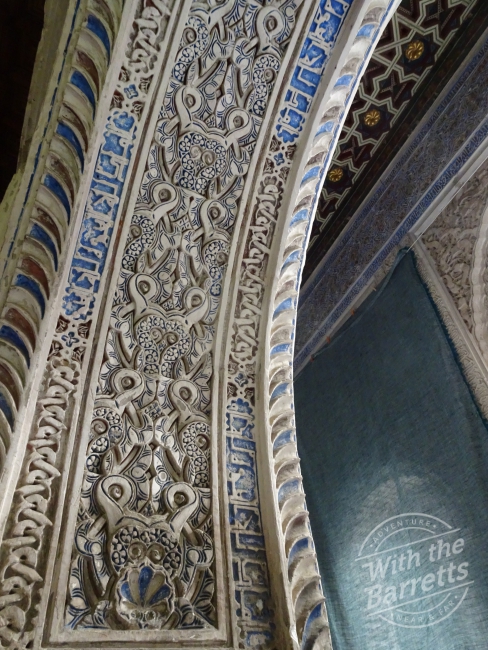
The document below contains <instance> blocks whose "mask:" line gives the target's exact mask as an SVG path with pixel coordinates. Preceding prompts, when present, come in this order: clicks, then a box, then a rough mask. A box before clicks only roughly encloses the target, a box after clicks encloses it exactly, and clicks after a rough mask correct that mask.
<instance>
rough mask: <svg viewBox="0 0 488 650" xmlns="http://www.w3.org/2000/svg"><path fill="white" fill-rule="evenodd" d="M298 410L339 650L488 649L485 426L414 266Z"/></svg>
mask: <svg viewBox="0 0 488 650" xmlns="http://www.w3.org/2000/svg"><path fill="white" fill-rule="evenodd" d="M295 408H296V419H297V435H298V449H299V454H300V457H301V463H302V473H303V477H304V487H305V491H306V497H307V506H308V509H309V511H310V519H311V524H312V532H313V535H314V540H315V544H316V550H317V556H318V562H319V567H320V571H321V575H322V579H323V585H324V589H325V594H326V598H327V607H328V612H329V618H330V626H331V632H332V641H333V645H334V649H335V650H380V649H381V650H383V649H384V650H487V649H488V432H487V426H486V422H485V421H484V420H483V418H482V416H481V414H480V412H479V410H478V408H477V406H476V404H475V402H474V401H473V397H472V394H471V392H470V390H469V387H468V385H467V383H466V381H465V379H464V376H463V374H462V372H461V369H460V367H459V365H458V363H457V359H456V354H455V351H454V349H453V347H452V346H451V344H450V341H449V339H448V337H447V335H446V332H445V330H444V328H443V325H442V322H441V321H440V319H439V317H438V314H437V311H436V308H435V306H434V305H433V303H432V301H431V299H430V296H429V294H428V292H427V290H426V288H425V287H424V285H423V283H422V281H421V278H420V276H419V274H418V272H417V269H416V266H415V260H414V257H413V254H407V255H405V256H404V257H403V259H401V260H400V261H399V262H398V263H397V265H396V267H395V269H394V271H393V273H392V274H391V275H390V277H389V279H388V280H387V281H386V282H385V284H384V286H383V287H382V288H381V290H379V291H377V292H376V293H373V294H372V295H371V296H370V297H369V299H368V300H367V301H366V302H365V304H364V305H363V308H362V309H361V310H360V313H358V314H357V315H356V316H355V317H354V318H353V319H351V321H350V323H349V324H347V325H346V327H345V328H344V329H343V331H342V332H341V333H340V334H338V335H337V336H336V337H335V338H334V339H333V340H332V342H331V343H330V344H329V345H328V346H327V347H326V348H325V349H324V350H323V352H322V353H321V354H319V356H317V358H316V359H315V361H314V362H313V363H310V364H308V366H307V367H306V368H305V370H304V371H303V373H302V374H301V375H300V376H299V377H298V379H297V381H296V382H295Z"/></svg>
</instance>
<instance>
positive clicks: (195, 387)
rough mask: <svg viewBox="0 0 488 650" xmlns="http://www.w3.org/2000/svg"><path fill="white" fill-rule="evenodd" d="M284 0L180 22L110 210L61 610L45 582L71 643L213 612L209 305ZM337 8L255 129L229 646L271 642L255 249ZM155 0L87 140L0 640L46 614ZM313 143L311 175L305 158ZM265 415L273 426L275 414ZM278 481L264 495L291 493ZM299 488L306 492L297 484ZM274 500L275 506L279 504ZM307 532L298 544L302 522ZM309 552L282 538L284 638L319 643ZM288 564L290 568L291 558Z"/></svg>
mask: <svg viewBox="0 0 488 650" xmlns="http://www.w3.org/2000/svg"><path fill="white" fill-rule="evenodd" d="M299 4H300V3H299V2H293V1H292V0H283V1H281V2H276V3H273V4H266V3H251V2H250V3H244V2H239V1H235V2H229V3H227V4H225V5H221V6H220V5H215V6H214V5H213V4H209V5H207V4H203V3H194V4H193V6H192V10H191V13H190V17H189V19H188V21H187V23H186V25H185V26H184V29H183V41H182V43H181V46H180V49H179V52H178V54H177V57H176V63H175V65H174V66H173V69H172V75H171V79H170V83H169V86H168V89H167V93H166V97H165V100H164V102H163V105H162V107H161V111H160V114H159V121H158V124H157V128H156V134H155V137H154V142H153V143H152V146H151V149H150V154H149V161H148V165H147V169H146V173H145V175H144V178H143V182H142V185H141V187H140V192H139V200H138V202H137V205H136V207H135V210H134V211H133V212H131V214H130V215H127V216H126V217H125V218H126V219H129V218H130V224H128V230H129V232H128V238H127V240H124V241H123V243H122V249H123V250H121V252H120V255H119V256H118V260H117V263H116V278H117V286H116V290H115V296H114V300H113V302H112V304H109V309H111V318H110V324H109V329H108V333H103V334H102V338H101V345H103V346H104V358H103V361H102V364H101V366H100V365H98V366H97V367H96V368H95V369H94V373H95V375H94V376H95V377H96V378H97V382H96V383H97V384H98V389H97V392H96V395H95V397H94V403H92V404H91V405H90V408H89V411H88V412H87V413H85V414H83V415H82V416H80V419H81V420H83V419H86V420H87V423H88V425H89V427H90V432H89V440H88V442H87V444H86V446H85V447H84V448H83V449H81V450H78V451H77V452H76V451H75V453H79V454H80V458H83V457H84V461H85V469H84V473H83V477H82V486H81V498H80V500H79V508H78V512H77V513H75V515H74V516H75V517H77V521H76V522H75V524H74V525H73V527H72V528H69V529H68V530H67V531H66V532H67V535H68V542H69V543H68V544H67V546H66V548H67V553H68V556H69V562H70V566H69V576H66V580H65V582H64V584H65V585H66V584H68V585H69V589H68V592H67V596H66V611H65V612H64V602H63V600H62V599H61V602H59V600H60V599H59V593H62V592H60V591H57V593H56V594H54V593H53V594H52V595H53V596H56V597H57V599H58V603H57V604H56V607H58V609H61V610H63V615H62V621H61V624H62V627H63V634H65V637H64V638H65V639H66V638H69V636H68V637H67V636H66V634H69V633H70V630H71V631H72V632H71V633H73V634H74V633H75V632H76V633H77V632H81V633H82V635H81V636H78V639H85V638H87V637H88V635H91V636H90V638H91V639H93V638H96V637H94V636H93V634H94V633H97V631H99V632H100V634H101V635H102V636H103V638H108V637H107V634H108V633H109V632H111V631H113V632H120V631H126V632H128V633H132V632H138V631H144V632H147V633H150V632H154V631H160V630H175V631H184V630H186V631H187V633H188V634H189V635H191V637H188V638H192V639H193V638H196V637H195V635H198V634H199V630H200V631H202V633H203V632H204V631H206V630H207V631H208V630H210V631H211V630H212V629H214V628H215V627H216V626H217V625H219V620H218V618H217V616H216V600H217V594H216V586H217V585H218V583H217V582H216V575H217V573H218V570H219V566H217V564H218V563H217V561H216V557H218V544H219V540H218V533H217V530H216V528H217V527H216V521H215V520H214V517H213V513H214V512H215V508H216V504H215V501H216V494H214V493H212V492H211V489H212V487H213V485H214V484H215V481H214V479H215V472H216V471H217V467H216V466H215V463H214V459H215V454H214V453H213V452H214V450H215V447H216V440H217V437H218V436H219V435H221V433H220V432H219V431H216V430H215V429H214V428H213V427H212V423H213V422H214V420H213V419H212V418H211V416H212V412H211V409H210V405H211V404H212V403H213V398H212V393H211V390H212V378H211V375H212V363H213V361H212V348H213V345H214V337H215V328H216V322H217V321H216V316H217V312H218V309H219V307H221V306H220V304H219V303H220V296H221V292H222V283H223V279H224V274H225V271H226V267H227V259H228V255H229V251H230V249H231V235H232V231H233V228H234V221H235V219H236V217H237V213H238V207H239V201H240V198H241V195H242V192H243V187H244V180H245V178H246V175H247V172H248V169H249V165H250V162H251V156H252V153H253V151H254V147H255V144H256V139H257V137H258V133H259V130H260V127H261V124H262V121H263V119H264V117H265V113H266V107H267V103H268V101H269V98H270V94H271V91H272V88H273V85H274V82H275V80H276V78H277V75H278V73H279V70H280V67H281V64H282V59H283V53H284V49H285V46H286V44H287V40H288V39H289V37H290V34H291V33H292V28H293V26H294V21H295V14H296V10H297V9H298V6H299ZM350 4H351V3H350V2H349V1H348V0H340V1H339V2H337V3H335V6H334V8H330V7H328V6H327V7H325V6H323V3H322V4H320V7H317V15H316V20H315V21H313V23H312V25H313V27H312V31H313V33H311V35H310V38H308V39H307V47H305V48H304V49H303V50H302V51H301V55H300V56H301V58H300V65H297V67H296V69H295V71H294V77H293V79H294V84H295V85H294V86H293V88H294V90H291V91H290V93H287V94H286V98H287V102H288V103H287V104H285V109H284V111H283V112H282V113H281V117H280V118H279V119H280V120H281V122H280V125H279V128H277V133H278V134H279V138H277V137H274V138H273V139H272V140H271V144H270V150H269V151H268V156H267V157H266V158H265V165H266V166H267V167H265V169H264V172H263V176H262V178H260V179H259V182H258V188H259V191H258V201H259V203H260V205H259V207H258V208H256V209H253V210H252V217H253V223H252V227H251V231H250V232H251V233H252V234H251V236H250V238H249V239H248V244H247V245H246V250H245V259H244V260H243V262H244V264H243V268H242V286H241V287H240V289H239V298H238V305H237V308H236V312H235V313H236V321H235V329H234V332H235V336H234V337H233V338H232V341H231V348H232V350H231V359H230V364H229V368H228V371H229V374H230V377H229V382H228V395H229V402H228V405H227V412H226V424H227V432H226V434H227V435H226V440H227V454H226V463H227V473H228V474H227V479H228V482H227V490H228V495H229V499H228V500H229V504H228V505H229V518H230V521H229V525H230V548H231V567H229V569H230V568H231V569H232V574H233V583H232V584H233V585H234V589H235V591H234V599H235V600H234V603H233V605H234V607H235V617H236V619H237V622H238V624H239V627H240V632H241V642H240V643H241V644H242V645H243V646H244V647H260V648H277V647H279V645H278V646H277V645H276V644H277V643H278V644H279V641H277V639H276V638H275V632H274V628H275V624H274V620H275V619H274V613H273V611H272V600H271V596H270V586H269V577H268V570H267V561H266V560H267V558H266V551H265V544H264V535H263V524H262V521H261V511H260V502H259V494H258V490H257V478H256V472H257V464H256V439H255V433H254V428H255V424H256V412H255V405H254V396H255V390H256V384H255V374H256V361H257V360H256V352H257V346H258V329H259V319H260V314H261V308H262V307H261V303H262V300H263V296H264V288H265V282H266V271H267V269H268V256H269V253H270V247H271V244H272V241H273V238H274V236H275V229H276V225H277V223H276V222H277V218H278V214H279V210H280V206H281V197H282V193H283V189H284V186H285V183H286V180H287V176H288V174H287V172H288V171H289V169H290V160H291V158H292V156H293V153H294V150H295V149H294V144H295V142H296V140H297V138H298V137H299V135H300V132H301V129H302V126H303V124H304V121H305V117H306V114H307V113H308V112H309V111H310V107H311V103H312V99H313V97H314V95H315V92H316V90H317V87H318V84H319V82H320V78H321V75H322V73H323V71H324V69H325V65H326V63H327V60H328V56H329V55H330V52H331V50H332V47H333V45H334V42H335V38H336V37H337V34H338V33H339V29H340V27H341V25H342V21H343V19H344V17H345V16H346V14H347V10H348V8H349V5H350ZM160 5H161V6H160ZM373 5H375V6H373ZM376 5H377V6H376ZM168 6H169V3H166V4H165V3H161V2H152V1H151V0H149V1H148V2H147V3H145V5H144V8H143V11H142V14H141V13H140V14H139V15H138V16H139V17H138V21H139V22H138V23H136V24H137V25H138V29H136V30H135V33H136V36H138V37H139V38H140V39H141V40H142V42H143V43H144V44H145V45H144V47H142V49H141V48H135V49H134V48H128V54H130V52H132V53H134V52H138V53H139V54H138V55H137V56H135V55H134V56H133V57H132V61H133V62H132V64H131V62H130V61H128V62H127V67H124V69H123V70H121V74H120V76H119V82H120V86H121V87H120V88H118V89H117V91H118V92H117V91H116V92H115V94H114V100H113V103H112V109H111V111H112V112H111V114H110V116H109V119H108V121H107V128H106V131H105V134H104V135H105V142H104V144H103V145H102V147H101V149H100V152H99V158H98V161H97V166H96V173H95V177H94V181H93V183H92V186H91V191H90V196H89V200H88V203H87V208H86V211H85V216H84V221H83V225H82V229H81V234H80V238H79V240H78V244H77V251H76V256H75V259H73V263H72V267H71V272H70V277H69V286H68V288H67V290H66V294H65V300H64V308H63V312H62V314H61V315H60V317H59V319H58V323H57V332H56V335H55V337H54V339H53V342H52V346H51V352H50V360H49V364H48V366H47V369H46V374H45V382H44V385H43V387H42V390H41V397H40V400H39V404H38V418H39V420H38V422H39V423H41V424H42V427H40V428H34V429H33V432H32V435H31V439H30V444H31V449H32V450H35V453H34V452H33V453H32V454H30V453H29V454H28V455H27V456H26V458H25V461H24V467H23V473H22V476H21V480H20V482H19V485H18V489H17V494H16V499H17V501H16V504H15V507H14V509H13V514H12V522H10V523H9V527H8V529H7V534H6V537H5V540H4V543H3V547H2V552H3V555H2V565H1V566H2V577H3V583H2V587H3V589H2V593H1V594H0V598H1V599H2V600H1V605H2V607H3V609H2V611H1V612H0V617H1V619H0V637H1V638H2V643H3V645H5V646H7V647H25V646H26V645H27V643H30V642H31V641H32V640H33V638H34V634H35V626H36V622H37V621H36V616H37V611H40V610H38V608H39V607H40V608H41V609H42V607H44V609H43V610H42V612H45V611H46V610H45V607H46V603H47V596H46V594H43V588H44V585H43V582H44V572H45V570H46V556H47V553H48V551H49V549H48V545H47V540H46V537H47V535H46V530H49V529H50V528H51V526H52V524H53V521H54V513H55V511H56V499H57V498H58V496H59V495H58V494H57V490H56V489H53V486H56V485H60V478H64V477H60V476H59V474H63V473H65V472H64V466H65V463H66V459H65V458H64V456H63V454H64V453H65V452H66V449H67V442H66V439H67V435H66V434H67V433H68V432H71V436H72V435H73V433H72V432H73V431H74V430H76V428H78V422H77V419H76V417H77V410H76V404H79V402H80V383H81V380H80V376H81V375H82V374H83V372H84V369H86V364H87V359H88V357H89V355H88V354H86V351H87V350H88V349H89V346H90V344H91V342H92V341H93V336H94V332H95V329H96V328H95V326H94V324H93V322H92V318H93V319H95V318H96V315H97V312H96V307H97V294H98V292H99V289H100V286H103V284H101V277H102V272H103V270H104V267H105V265H106V261H107V259H108V257H107V254H108V249H109V245H110V240H111V237H112V233H113V231H114V226H115V223H116V217H117V213H118V207H119V205H120V204H121V196H122V193H123V191H124V179H125V177H126V174H127V169H128V165H129V161H130V157H131V155H132V152H133V148H134V149H135V143H137V137H138V135H140V129H138V127H137V120H138V119H139V117H140V116H141V115H142V112H143V111H144V110H146V109H145V108H144V105H143V106H142V108H141V105H140V104H139V100H137V96H141V95H142V96H144V95H145V94H147V91H148V88H150V87H151V84H152V76H151V74H150V71H151V65H150V62H151V61H155V62H156V63H157V61H160V59H158V56H159V54H158V47H157V46H158V44H159V43H160V42H161V34H162V31H164V28H165V25H166V23H165V21H164V19H163V20H161V17H162V16H164V15H165V14H167V13H168V11H167V7H168ZM163 9H164V10H165V11H162V10H163ZM384 9H385V7H384V5H383V4H382V3H381V2H377V3H374V2H373V3H372V9H371V16H370V22H368V20H366V19H365V21H364V27H365V30H364V34H361V36H359V35H358V42H359V47H356V50H355V51H354V52H353V53H351V57H350V60H348V61H347V62H346V64H345V66H344V70H343V72H344V75H345V76H343V77H341V79H342V83H343V84H345V87H344V92H343V91H342V88H341V89H339V91H338V93H337V94H336V100H337V102H339V103H338V104H337V106H336V105H334V107H330V111H329V112H326V113H325V114H324V119H323V124H321V128H322V127H324V126H327V124H329V121H330V120H332V122H331V124H332V123H333V124H334V128H336V127H337V126H338V124H336V122H338V121H339V116H340V111H341V110H342V108H343V106H344V102H345V101H346V99H347V97H348V96H349V92H350V89H349V85H351V84H353V80H354V74H349V73H351V72H353V73H357V72H358V70H359V69H360V64H361V61H362V57H363V56H364V52H365V50H366V49H367V47H368V46H369V44H370V43H371V39H370V36H371V34H372V33H375V32H374V30H375V29H376V28H377V25H378V22H379V19H380V18H381V16H382V15H383V13H384ZM144 12H145V13H144ZM334 12H335V13H334ZM370 23H371V25H370ZM358 27H359V25H358ZM141 34H142V36H141ZM133 38H134V35H133ZM356 45H357V43H356ZM363 45H364V48H363ZM154 50H156V53H155V52H154ZM144 52H146V55H144ZM139 63H140V64H141V65H140V67H137V70H136V69H135V64H137V65H138V66H139ZM146 64H147V66H148V67H145V66H146ZM347 66H349V67H347ZM124 70H125V71H124ZM134 72H136V73H137V75H138V77H137V80H136V82H135V83H134V76H133V73H134ZM147 72H149V74H147ZM346 73H348V74H347V75H346ZM346 79H347V82H346ZM297 89H298V90H299V91H300V92H299V91H298V90H297ZM300 93H302V94H300ZM121 98H122V99H121ZM125 98H128V99H129V100H130V101H129V102H127V100H126V99H125ZM341 102H342V103H341ZM143 104H144V102H143ZM124 109H127V110H124ZM117 111H118V112H117ZM325 130H326V129H323V130H322V132H321V134H322V135H320V137H319V140H320V143H321V147H322V148H321V154H320V156H319V158H320V164H322V162H323V160H324V159H325V158H326V153H327V151H328V146H329V145H330V146H332V145H331V137H328V136H325V139H324V131H325ZM336 130H337V129H336ZM290 143H293V144H290ZM314 156H315V157H316V152H314ZM314 156H312V157H311V159H310V161H309V162H310V165H309V167H310V169H309V170H308V171H307V174H308V176H307V178H308V177H309V176H310V174H309V172H310V171H313V169H315V168H314V167H313V164H314ZM317 169H318V167H317ZM275 170H276V172H277V173H276V175H275V174H274V171H275ZM304 180H305V179H304ZM307 205H308V204H307ZM297 209H298V208H297ZM295 216H296V215H295ZM302 235H303V233H302ZM301 239H303V236H302V237H301ZM80 260H81V262H80ZM109 302H111V301H109ZM290 327H291V328H292V326H290ZM290 331H291V330H290ZM97 335H98V334H97ZM280 335H281V333H280ZM276 377H277V375H275V377H274V378H273V381H274V380H275V379H276ZM90 383H91V385H92V386H94V384H95V382H93V381H91V382H90ZM83 385H84V384H83ZM277 389H278V392H277V394H276V396H274V394H272V395H271V401H272V402H273V405H274V406H276V405H277V399H278V398H279V384H278V385H277ZM89 404H90V402H89ZM288 417H289V414H288V412H287V413H285V419H286V418H288ZM274 423H275V424H276V425H277V426H278V428H279V427H280V422H279V421H278V420H277V419H276V418H275V419H274ZM46 427H47V428H46ZM293 467H294V468H295V469H296V468H297V467H298V463H297V461H294V464H293ZM281 474H282V472H281ZM288 487H289V486H285V489H284V490H283V491H282V492H281V493H280V497H279V498H280V500H281V501H280V503H281V504H282V505H283V504H284V505H285V506H286V507H288V508H289V507H290V504H291V502H292V499H290V498H288V497H289V496H290V491H289V490H288ZM287 490H288V491H287ZM298 498H299V500H300V499H301V501H300V503H302V506H303V495H302V496H299V497H298ZM282 514H283V517H285V519H286V512H283V513H282ZM288 514H290V513H288ZM224 516H226V515H224ZM298 518H299V519H300V521H302V522H303V525H304V526H305V527H306V524H307V519H306V513H305V512H304V511H303V508H302V509H300V508H299V512H298V514H297V518H296V521H294V522H293V524H295V523H297V520H298ZM285 519H284V524H285ZM288 523H290V522H288ZM291 528H293V526H289V529H291ZM294 530H296V531H297V532H298V528H294ZM73 536H74V540H73ZM71 540H73V543H72V544H71ZM307 540H308V541H307V543H308V544H310V543H311V538H310V533H309V532H308V533H307ZM289 541H290V539H288V542H289ZM296 541H298V540H296ZM288 542H287V543H288ZM308 548H309V552H308V554H307V557H306V558H305V563H304V562H302V560H303V559H304V555H303V554H300V553H299V552H296V549H294V547H290V546H287V549H286V553H288V552H293V553H295V555H294V558H295V560H292V559H291V558H290V562H291V564H290V566H289V568H288V572H289V580H290V583H291V588H292V590H293V594H294V598H295V601H294V605H295V607H296V612H297V621H296V625H295V622H293V623H292V624H291V627H290V631H291V639H288V640H287V641H286V643H287V644H293V645H294V646H296V644H297V643H300V645H301V644H302V642H303V644H307V647H309V646H310V647H315V648H321V647H325V646H326V644H328V630H327V624H326V616H325V612H324V609H323V595H322V594H321V590H320V579H319V577H318V573H317V570H316V566H315V561H314V557H313V547H312V546H309V547H308ZM52 554H53V551H52V549H51V556H52ZM63 562H64V561H63ZM63 562H62V563H61V564H63ZM298 565H300V569H301V570H300V571H295V570H296V569H297V566H298ZM305 565H306V566H305ZM314 567H315V568H314ZM220 569H221V567H220ZM59 584H60V583H59ZM58 586H59V585H58ZM56 589H57V587H56V585H55V590H56ZM55 600H56V599H53V602H54V601H55ZM42 612H41V615H42ZM175 633H176V632H175ZM102 636H101V637H100V638H102ZM117 638H118V639H121V637H120V636H119V637H117ZM131 638H134V637H131ZM151 638H157V637H151ZM180 638H181V637H180ZM207 638H210V637H207ZM238 643H239V642H238ZM290 647H291V646H290Z"/></svg>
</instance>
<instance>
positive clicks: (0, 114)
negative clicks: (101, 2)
mask: <svg viewBox="0 0 488 650" xmlns="http://www.w3.org/2000/svg"><path fill="white" fill-rule="evenodd" d="M59 1H60V2H62V1H64V0H59ZM43 22H44V0H2V1H1V2H0V79H1V87H2V93H1V105H0V136H1V147H0V150H1V155H0V200H1V199H2V198H3V195H4V194H5V190H6V189H7V187H8V184H9V183H10V181H11V179H12V176H13V175H14V174H15V171H16V169H17V159H18V156H19V147H20V137H21V133H22V125H23V122H24V114H25V109H26V106H27V99H28V96H29V87H30V83H31V78H32V71H33V68H34V61H35V58H36V52H37V47H38V45H39V40H40V38H41V32H42V26H43Z"/></svg>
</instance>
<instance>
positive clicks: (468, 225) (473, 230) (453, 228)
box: [422, 162, 488, 334]
mask: <svg viewBox="0 0 488 650" xmlns="http://www.w3.org/2000/svg"><path fill="white" fill-rule="evenodd" d="M487 204H488V163H487V162H485V163H484V164H483V165H482V166H481V167H480V169H479V170H478V171H477V172H476V174H475V175H474V176H473V177H472V178H470V179H469V181H468V182H467V183H466V185H465V186H464V187H463V188H462V189H461V190H460V192H459V193H458V194H456V196H455V197H454V199H453V200H452V201H451V202H450V203H449V205H448V206H447V207H446V208H445V209H444V210H443V211H442V212H441V214H440V215H439V216H438V217H437V219H436V220H435V222H434V223H433V224H432V225H431V226H430V228H428V229H427V231H426V232H425V234H424V235H423V237H422V241H423V242H424V244H425V247H426V248H427V250H428V251H429V253H430V255H431V257H432V259H433V260H434V262H435V266H436V268H437V271H438V273H439V275H440V277H441V278H442V280H443V282H444V284H445V285H446V288H447V290H448V291H449V293H450V294H451V296H452V299H453V300H454V302H455V304H456V307H457V309H458V311H459V313H460V314H461V316H462V318H463V320H464V322H465V324H466V326H467V328H468V330H469V331H470V332H471V333H472V334H474V329H475V328H474V319H473V277H472V274H473V265H474V252H475V247H476V242H477V240H478V238H479V237H480V234H481V225H482V221H483V216H484V214H485V211H486V206H487ZM483 234H485V233H483ZM484 238H485V237H483V239H484Z"/></svg>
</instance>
